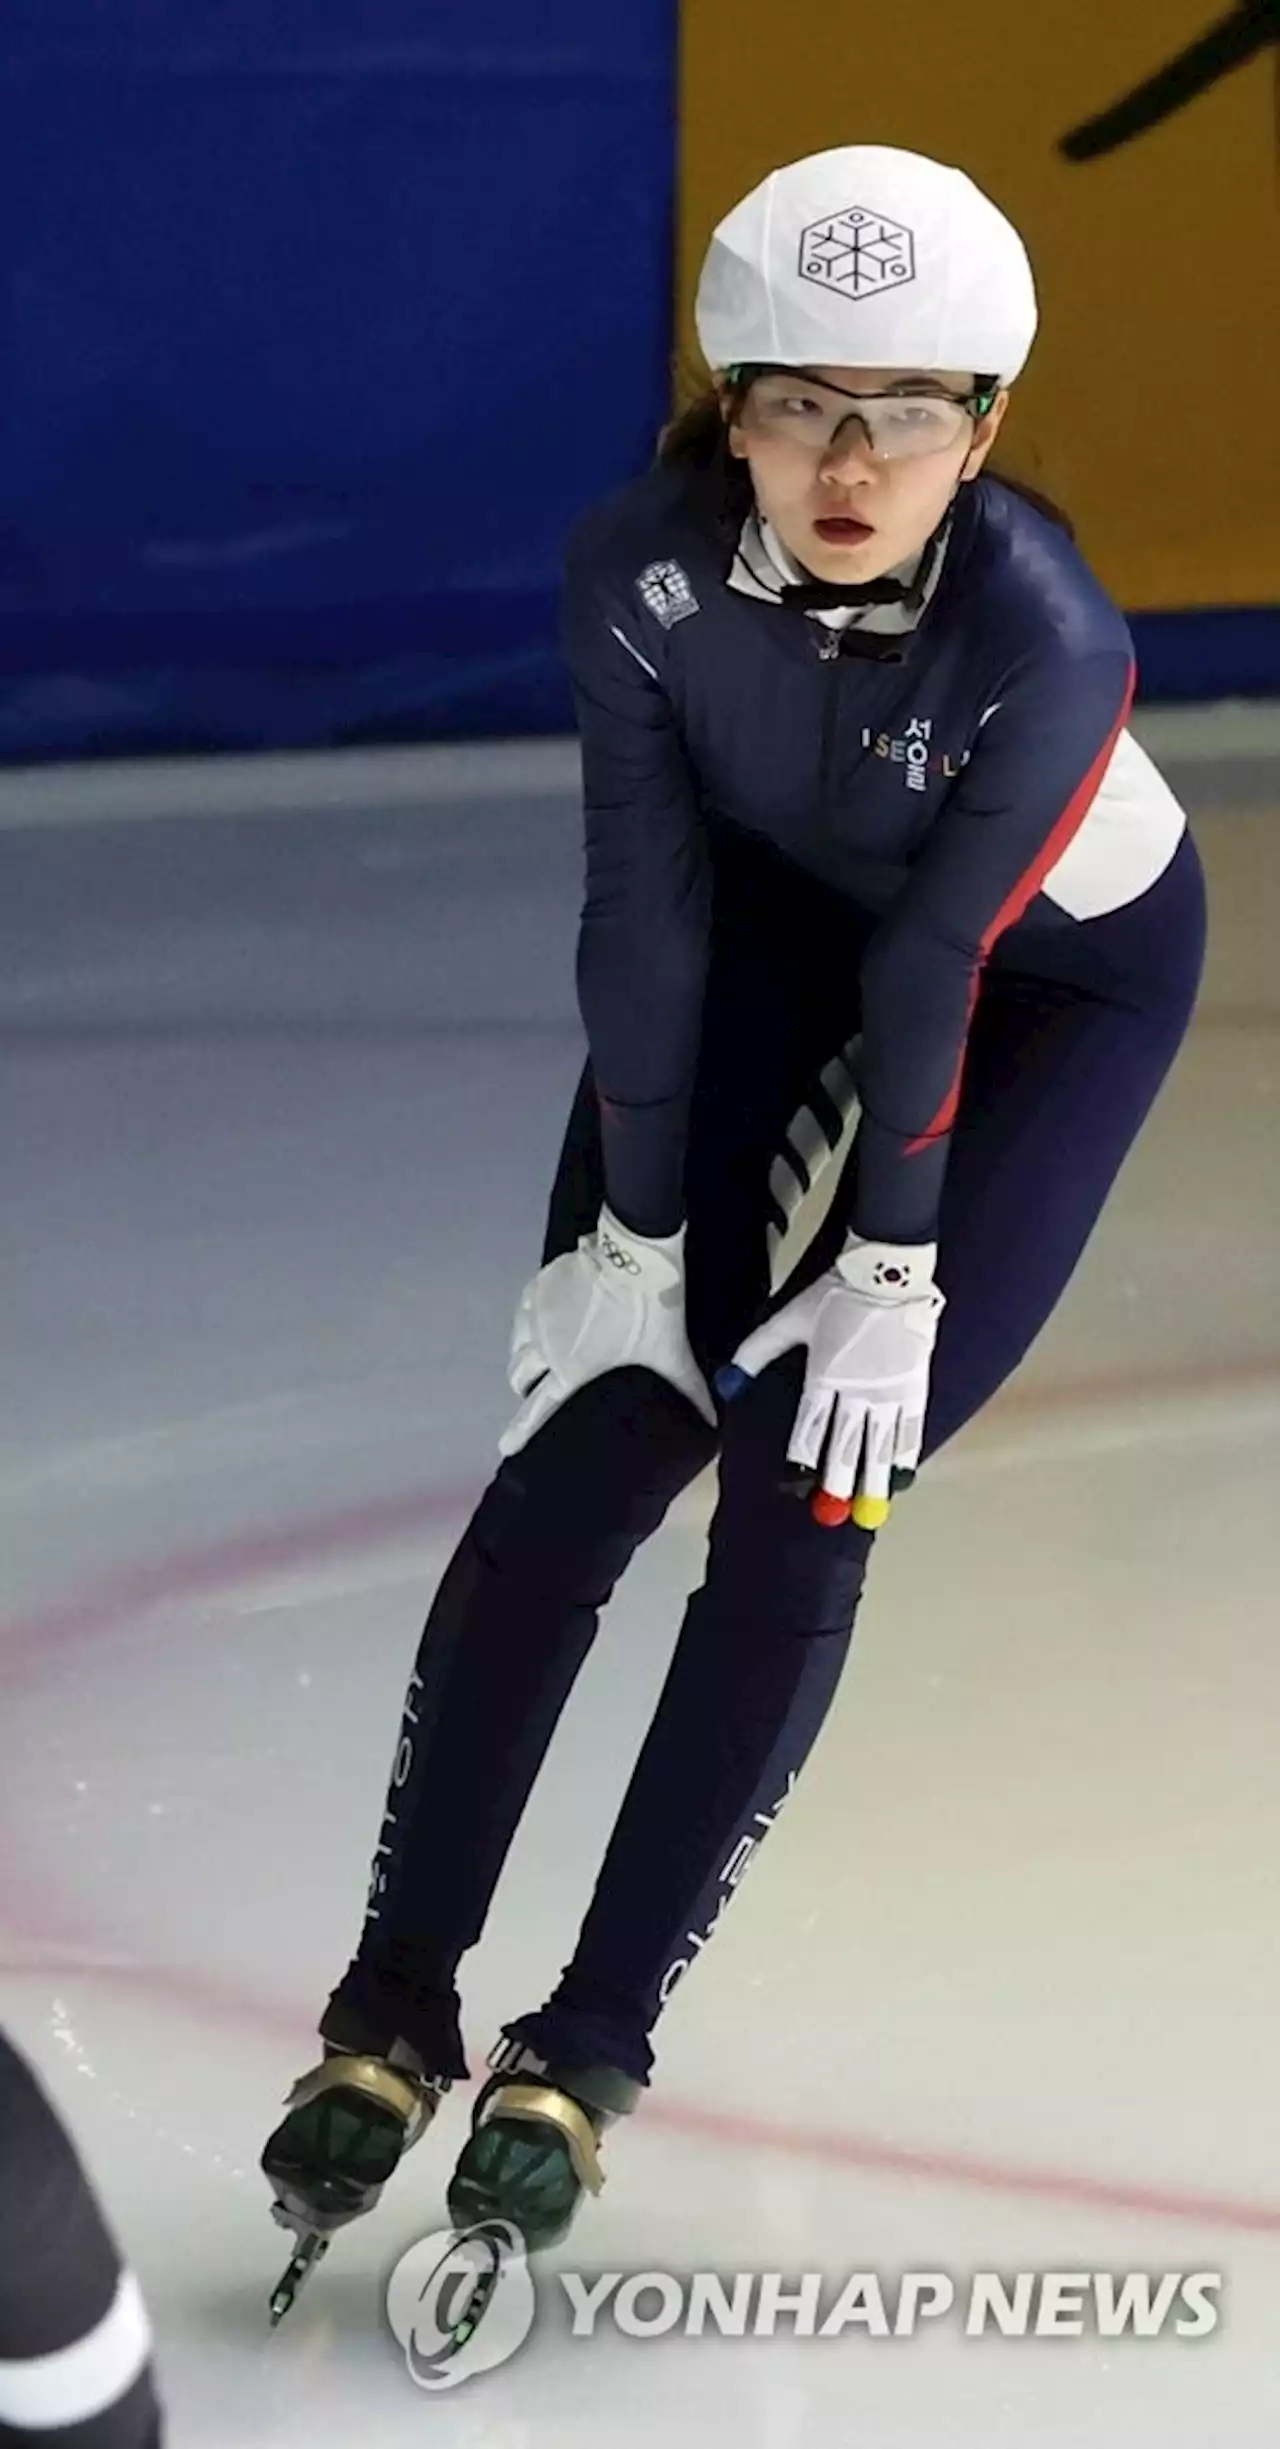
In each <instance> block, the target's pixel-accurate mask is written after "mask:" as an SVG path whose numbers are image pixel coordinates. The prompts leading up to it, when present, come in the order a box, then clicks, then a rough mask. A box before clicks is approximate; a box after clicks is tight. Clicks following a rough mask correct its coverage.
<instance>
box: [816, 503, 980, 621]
mask: <svg viewBox="0 0 1280 2449" xmlns="http://www.w3.org/2000/svg"><path fill="white" fill-rule="evenodd" d="M963 483H964V476H963V474H961V475H959V476H958V477H957V478H956V481H955V484H954V486H953V487H952V490H951V493H950V494H949V496H948V498H947V506H946V509H945V510H944V511H943V514H942V517H941V518H940V519H939V521H938V524H937V526H936V527H935V528H934V530H933V533H932V535H930V536H928V537H927V538H926V540H925V543H924V547H923V550H922V552H921V554H920V560H919V563H918V565H917V568H916V573H915V576H914V578H893V577H889V576H886V577H884V578H868V579H864V580H863V581H862V583H861V584H857V583H855V581H854V580H852V579H842V578H834V579H826V578H808V579H806V580H805V582H804V584H803V585H801V586H784V588H783V590H782V602H783V603H784V604H786V605H787V606H788V607H789V608H790V610H791V611H792V612H843V611H846V610H858V609H860V608H861V607H862V606H863V605H867V604H902V605H903V606H905V608H906V609H907V611H909V612H918V611H919V609H920V606H921V605H922V604H923V602H924V600H925V596H926V594H927V592H928V587H929V581H930V579H931V578H932V576H933V572H934V569H935V567H936V565H937V560H938V555H939V554H940V552H941V551H942V548H943V545H944V544H945V543H946V540H947V534H948V531H949V529H950V526H951V516H952V512H953V511H954V509H955V506H956V502H957V501H958V499H959V495H960V488H961V486H962V485H963ZM802 566H803V565H802Z"/></svg>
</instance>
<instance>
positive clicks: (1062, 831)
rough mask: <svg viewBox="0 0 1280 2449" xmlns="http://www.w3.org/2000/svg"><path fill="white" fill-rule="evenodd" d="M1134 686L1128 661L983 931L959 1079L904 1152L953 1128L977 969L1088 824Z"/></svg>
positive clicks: (928, 1143)
mask: <svg viewBox="0 0 1280 2449" xmlns="http://www.w3.org/2000/svg"><path fill="white" fill-rule="evenodd" d="M1136 685H1137V669H1136V666H1135V665H1133V664H1132V663H1131V664H1130V666H1129V679H1128V683H1127V686H1126V688H1125V693H1124V702H1123V704H1122V706H1121V708H1120V712H1119V714H1118V715H1117V716H1116V719H1115V723H1114V725H1113V727H1112V729H1111V731H1110V732H1109V733H1108V735H1107V738H1106V739H1105V740H1104V742H1103V744H1102V747H1101V748H1100V749H1099V751H1098V754H1097V756H1096V757H1095V758H1094V761H1093V763H1092V765H1091V766H1090V768H1089V770H1088V773H1087V774H1086V775H1085V776H1084V777H1083V780H1082V781H1081V782H1079V783H1078V784H1077V786H1076V788H1075V790H1074V791H1073V792H1072V794H1071V797H1070V799H1069V800H1068V802H1067V804H1066V807H1065V808H1064V809H1063V811H1062V814H1061V816H1060V817H1059V818H1058V820H1057V822H1056V824H1054V825H1053V826H1052V827H1051V828H1050V831H1049V832H1048V834H1047V835H1046V836H1045V839H1044V841H1043V842H1042V843H1041V845H1040V848H1039V850H1038V851H1037V852H1036V855H1035V857H1034V859H1033V860H1032V862H1031V865H1030V867H1028V868H1026V869H1024V871H1023V873H1022V875H1021V876H1019V878H1018V881H1017V883H1016V884H1015V886H1014V888H1013V890H1012V892H1011V893H1010V894H1008V895H1007V897H1006V899H1005V900H1004V901H1003V902H1002V903H1001V905H1000V908H999V909H998V910H997V912H996V914H995V917H994V918H993V919H992V921H991V923H990V925H989V926H988V927H987V928H986V929H985V931H984V933H983V937H982V941H981V943H980V945H979V947H978V968H977V970H975V972H974V975H973V977H972V979H971V980H970V984H969V1009H968V1012H967V1013H966V1015H965V1026H964V1038H963V1041H962V1043H961V1047H960V1060H959V1062H958V1063H957V1065H956V1074H955V1078H954V1080H953V1081H952V1083H951V1086H950V1088H949V1089H948V1090H947V1094H946V1096H945V1098H944V1099H943V1102H942V1104H941V1106H940V1107H939V1109H938V1112H937V1113H936V1114H935V1116H934V1118H933V1121H932V1122H931V1123H930V1124H929V1125H928V1126H927V1128H926V1129H925V1130H924V1131H922V1132H921V1134H920V1137H919V1139H913V1140H912V1141H910V1143H909V1144H908V1146H907V1147H906V1148H905V1149H904V1150H903V1154H904V1156H918V1155H919V1153H920V1151H921V1150H922V1149H923V1148H928V1147H930V1146H931V1145H932V1143H933V1141H934V1140H937V1139H941V1138H942V1137H943V1135H944V1134H945V1133H946V1132H948V1131H949V1130H950V1129H951V1126H952V1124H953V1123H954V1121H955V1118H956V1109H957V1107H958V1106H959V1103H960V1083H961V1079H962V1077H963V1074H964V1059H965V1055H966V1053H967V1051H968V1044H969V1025H970V1022H971V1021H972V1019H973V1013H974V1006H975V1005H976V1003H977V1000H978V970H980V969H981V967H982V964H983V962H984V961H985V960H986V958H987V955H988V953H989V952H990V950H991V947H992V945H993V944H994V943H996V941H997V940H998V938H999V937H1000V936H1002V935H1003V934H1004V931H1005V929H1006V927H1012V926H1013V925H1014V923H1015V921H1016V920H1017V919H1020V918H1021V916H1022V913H1023V911H1024V910H1025V909H1026V908H1027V907H1028V905H1029V903H1031V902H1033V901H1034V900H1035V897H1036V894H1037V893H1038V892H1039V890H1040V887H1041V885H1042V884H1043V883H1044V880H1045V877H1046V876H1047V875H1048V873H1049V870H1050V868H1053V867H1056V866H1057V863H1058V861H1059V859H1060V858H1061V857H1062V855H1063V853H1064V851H1065V850H1066V847H1067V844H1068V843H1069V842H1070V841H1071V840H1072V838H1073V836H1074V835H1075V834H1077V833H1078V832H1079V830H1080V827H1081V826H1082V824H1083V823H1084V820H1085V818H1086V816H1087V815H1088V813H1089V810H1090V808H1091V807H1092V805H1093V802H1094V800H1095V799H1096V798H1097V796H1098V792H1099V789H1100V787H1101V784H1102V777H1103V775H1104V774H1105V773H1106V770H1107V767H1108V765H1109V764H1110V762H1111V757H1112V754H1113V752H1114V749H1115V745H1116V742H1117V740H1118V739H1119V737H1120V734H1121V732H1122V731H1123V730H1124V727H1125V724H1126V723H1127V722H1128V720H1129V710H1130V707H1131V706H1132V704H1133V693H1134V689H1135V687H1136Z"/></svg>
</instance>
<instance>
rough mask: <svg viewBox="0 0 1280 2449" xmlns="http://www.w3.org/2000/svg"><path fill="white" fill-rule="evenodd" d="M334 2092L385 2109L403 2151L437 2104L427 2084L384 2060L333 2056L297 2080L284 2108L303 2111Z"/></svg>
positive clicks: (420, 2132) (415, 2139) (421, 2132)
mask: <svg viewBox="0 0 1280 2449" xmlns="http://www.w3.org/2000/svg"><path fill="white" fill-rule="evenodd" d="M337 2091H343V2092H358V2093H360V2095H361V2097H362V2098H363V2099H365V2100H372V2101H375V2102H376V2103H377V2105H378V2107H379V2108H381V2109H389V2110H390V2111H391V2114H392V2116H393V2117H398V2118H399V2119H400V2121H401V2123H402V2125H403V2126H404V2129H405V2145H404V2147H405V2150H406V2151H411V2150H412V2149H413V2146H414V2144H415V2143H416V2142H418V2141H419V2140H420V2138H421V2137H422V2135H424V2134H425V2133H426V2130H427V2128H428V2126H429V2125H430V2123H431V2120H432V2118H433V2117H434V2116H435V2113H436V2110H437V2108H438V2107H439V2105H440V2104H439V2100H438V2098H437V2096H436V2094H435V2093H434V2092H433V2091H432V2090H431V2088H430V2086H429V2085H426V2084H422V2083H417V2082H415V2081H414V2078H413V2076H412V2075H404V2074H401V2072H400V2070H399V2068H398V2067H394V2066H390V2065H388V2063H387V2060H386V2059H385V2058H344V2057H342V2056H339V2055H335V2056H333V2057H331V2058H322V2059H321V2061H320V2064H319V2065H318V2066H313V2067H312V2068H311V2069H310V2070H309V2072H308V2073H307V2074H305V2075H300V2076H299V2077H298V2080H297V2082H296V2083H295V2085H294V2087H293V2090H292V2091H291V2092H290V2093H289V2095H288V2098H287V2100H286V2102H285V2106H286V2108H289V2109H305V2108H308V2107H309V2106H310V2104H311V2102H312V2101H313V2100H319V2099H320V2098H321V2097H322V2095H323V2094H324V2093H325V2092H337Z"/></svg>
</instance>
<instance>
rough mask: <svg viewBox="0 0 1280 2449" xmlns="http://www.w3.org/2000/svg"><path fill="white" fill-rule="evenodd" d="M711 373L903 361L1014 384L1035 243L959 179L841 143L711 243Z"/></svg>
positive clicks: (754, 200)
mask: <svg viewBox="0 0 1280 2449" xmlns="http://www.w3.org/2000/svg"><path fill="white" fill-rule="evenodd" d="M695 314H696V320H697V327H698V338H699V341H700V342H701V345H702V352H703V355H704V356H705V358H706V360H707V363H708V365H709V366H712V367H715V368H723V367H727V366H736V365H749V364H761V365H782V366H820V365H830V366H895V367H897V366H901V367H904V368H905V367H919V368H921V369H922V370H928V371H929V372H934V371H938V372H941V371H943V370H944V369H947V370H950V371H952V372H955V373H970V374H975V375H976V374H992V375H997V376H999V378H1000V380H1001V381H1002V382H1005V383H1011V382H1013V380H1014V379H1015V377H1016V376H1017V375H1019V374H1020V373H1021V372H1022V369H1023V367H1024V365H1025V364H1026V362H1027V358H1028V357H1029V355H1030V353H1031V344H1032V341H1033V340H1034V338H1035V332H1036V293H1035V284H1034V281H1033V279H1032V273H1031V265H1030V263H1029V261H1028V258H1027V251H1026V248H1025V247H1024V246H1023V243H1022V240H1021V239H1020V237H1019V236H1018V233H1017V231H1016V230H1015V229H1014V227H1013V224H1012V222H1010V221H1007V220H1006V219H1005V216H1004V214H1003V213H1002V212H1001V211H1000V210H999V208H998V206H996V205H994V204H993V203H992V202H991V199H990V197H989V196H985V195H984V194H983V193H982V190H981V188H979V187H975V185H974V183H973V181H972V179H970V178H967V177H966V176H965V173H964V171H963V170H953V169H951V168H949V167H948V166H947V164H945V163H943V162H935V161H930V160H929V159H927V157H926V156H925V155H924V154H921V153H903V152H900V151H899V150H898V149H897V148H896V147H894V146H890V145H840V146H837V147H836V148H835V149H834V151H832V152H829V153H813V154H810V155H809V156H808V157H807V158H806V159H805V160H804V161H799V162H791V163H789V164H788V165H787V167H786V168H785V169H782V170H774V171H771V172H770V174H769V176H768V178H766V179H765V180H763V181H762V183H761V184H760V186H759V187H756V188H753V190H752V192H751V194H750V195H749V196H745V197H744V198H743V200H742V202H741V203H740V204H736V205H735V206H734V208H733V211H732V212H731V213H729V214H728V215H727V217H726V219H725V220H723V221H722V222H721V223H720V225H719V227H718V228H717V230H716V232H715V234H714V236H713V238H712V240H711V244H710V246H709V248H708V250H707V255H706V259H705V261H704V263H703V267H702V276H701V279H700V281H699V284H698V296H697V304H696V308H695Z"/></svg>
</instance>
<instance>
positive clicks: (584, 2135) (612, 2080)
mask: <svg viewBox="0 0 1280 2449" xmlns="http://www.w3.org/2000/svg"><path fill="white" fill-rule="evenodd" d="M489 2064H490V2066H491V2067H494V2068H495V2069H496V2070H497V2071H496V2073H495V2074H493V2075H492V2076H491V2078H490V2080H489V2082H488V2083H486V2084H485V2086H484V2089H483V2090H482V2092H481V2093H480V2096H479V2098H478V2100H477V2101H476V2105H475V2108H474V2110H473V2112H472V2119H471V2134H470V2138H469V2140H468V2141H467V2143H466V2144H465V2146H464V2148H463V2152H462V2156H461V2158H460V2160H459V2162H458V2165H457V2167H456V2169H455V2170H454V2173H453V2178H452V2181H451V2183H450V2186H449V2217H450V2219H451V2220H452V2221H453V2224H454V2226H455V2228H458V2229H467V2228H476V2227H480V2226H482V2225H483V2224H484V2223H485V2222H486V2221H490V2220H505V2221H507V2222H508V2223H509V2224H510V2226H511V2227H513V2228H517V2229H518V2230H519V2231H520V2233H521V2235H522V2237H523V2239H524V2246H525V2251H526V2252H527V2253H531V2254H532V2253H540V2252H542V2251H544V2250H545V2248H546V2247H547V2246H549V2245H558V2244H559V2243H560V2241H561V2239H562V2238H563V2237H565V2236H567V2235H568V2233H569V2229H570V2227H571V2226H572V2223H573V2219H574V2216H575V2213H576V2212H577V2209H578V2205H579V2203H580V2202H581V2200H582V2197H583V2195H584V2194H598V2193H599V2192H600V2190H601V2188H602V2186H603V2184H604V2170H603V2168H602V2166H601V2162H600V2140H601V2136H602V2135H603V2133H604V2131H605V2128H606V2127H607V2126H611V2125H612V2124H613V2122H614V2120H615V2118H619V2117H626V2116H627V2115H628V2114H629V2112H630V2111H631V2110H632V2109H633V2108H634V2107H635V2104H636V2102H637V2100H638V2099H639V2097H640V2094H641V2091H642V2090H643V2086H642V2085H641V2084H639V2083H636V2082H635V2081H634V2080H633V2079H632V2077H631V2076H630V2075H624V2074H622V2073H621V2072H620V2071H619V2069H618V2068H617V2067H614V2066H593V2067H588V2068H575V2069H574V2070H573V2072H572V2073H569V2072H568V2071H567V2070H565V2069H557V2068H556V2066H555V2065H554V2064H552V2063H549V2062H548V2061H547V2060H546V2059H545V2058H541V2057H539V2056H538V2054H537V2052H536V2051H535V2050H532V2049H530V2048H528V2047H527V2045H526V2044H525V2043H523V2042H520V2041H513V2040H503V2041H500V2042H499V2044H498V2047H497V2048H496V2049H495V2050H494V2052H493V2055H492V2056H491V2058H490V2059H489Z"/></svg>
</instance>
